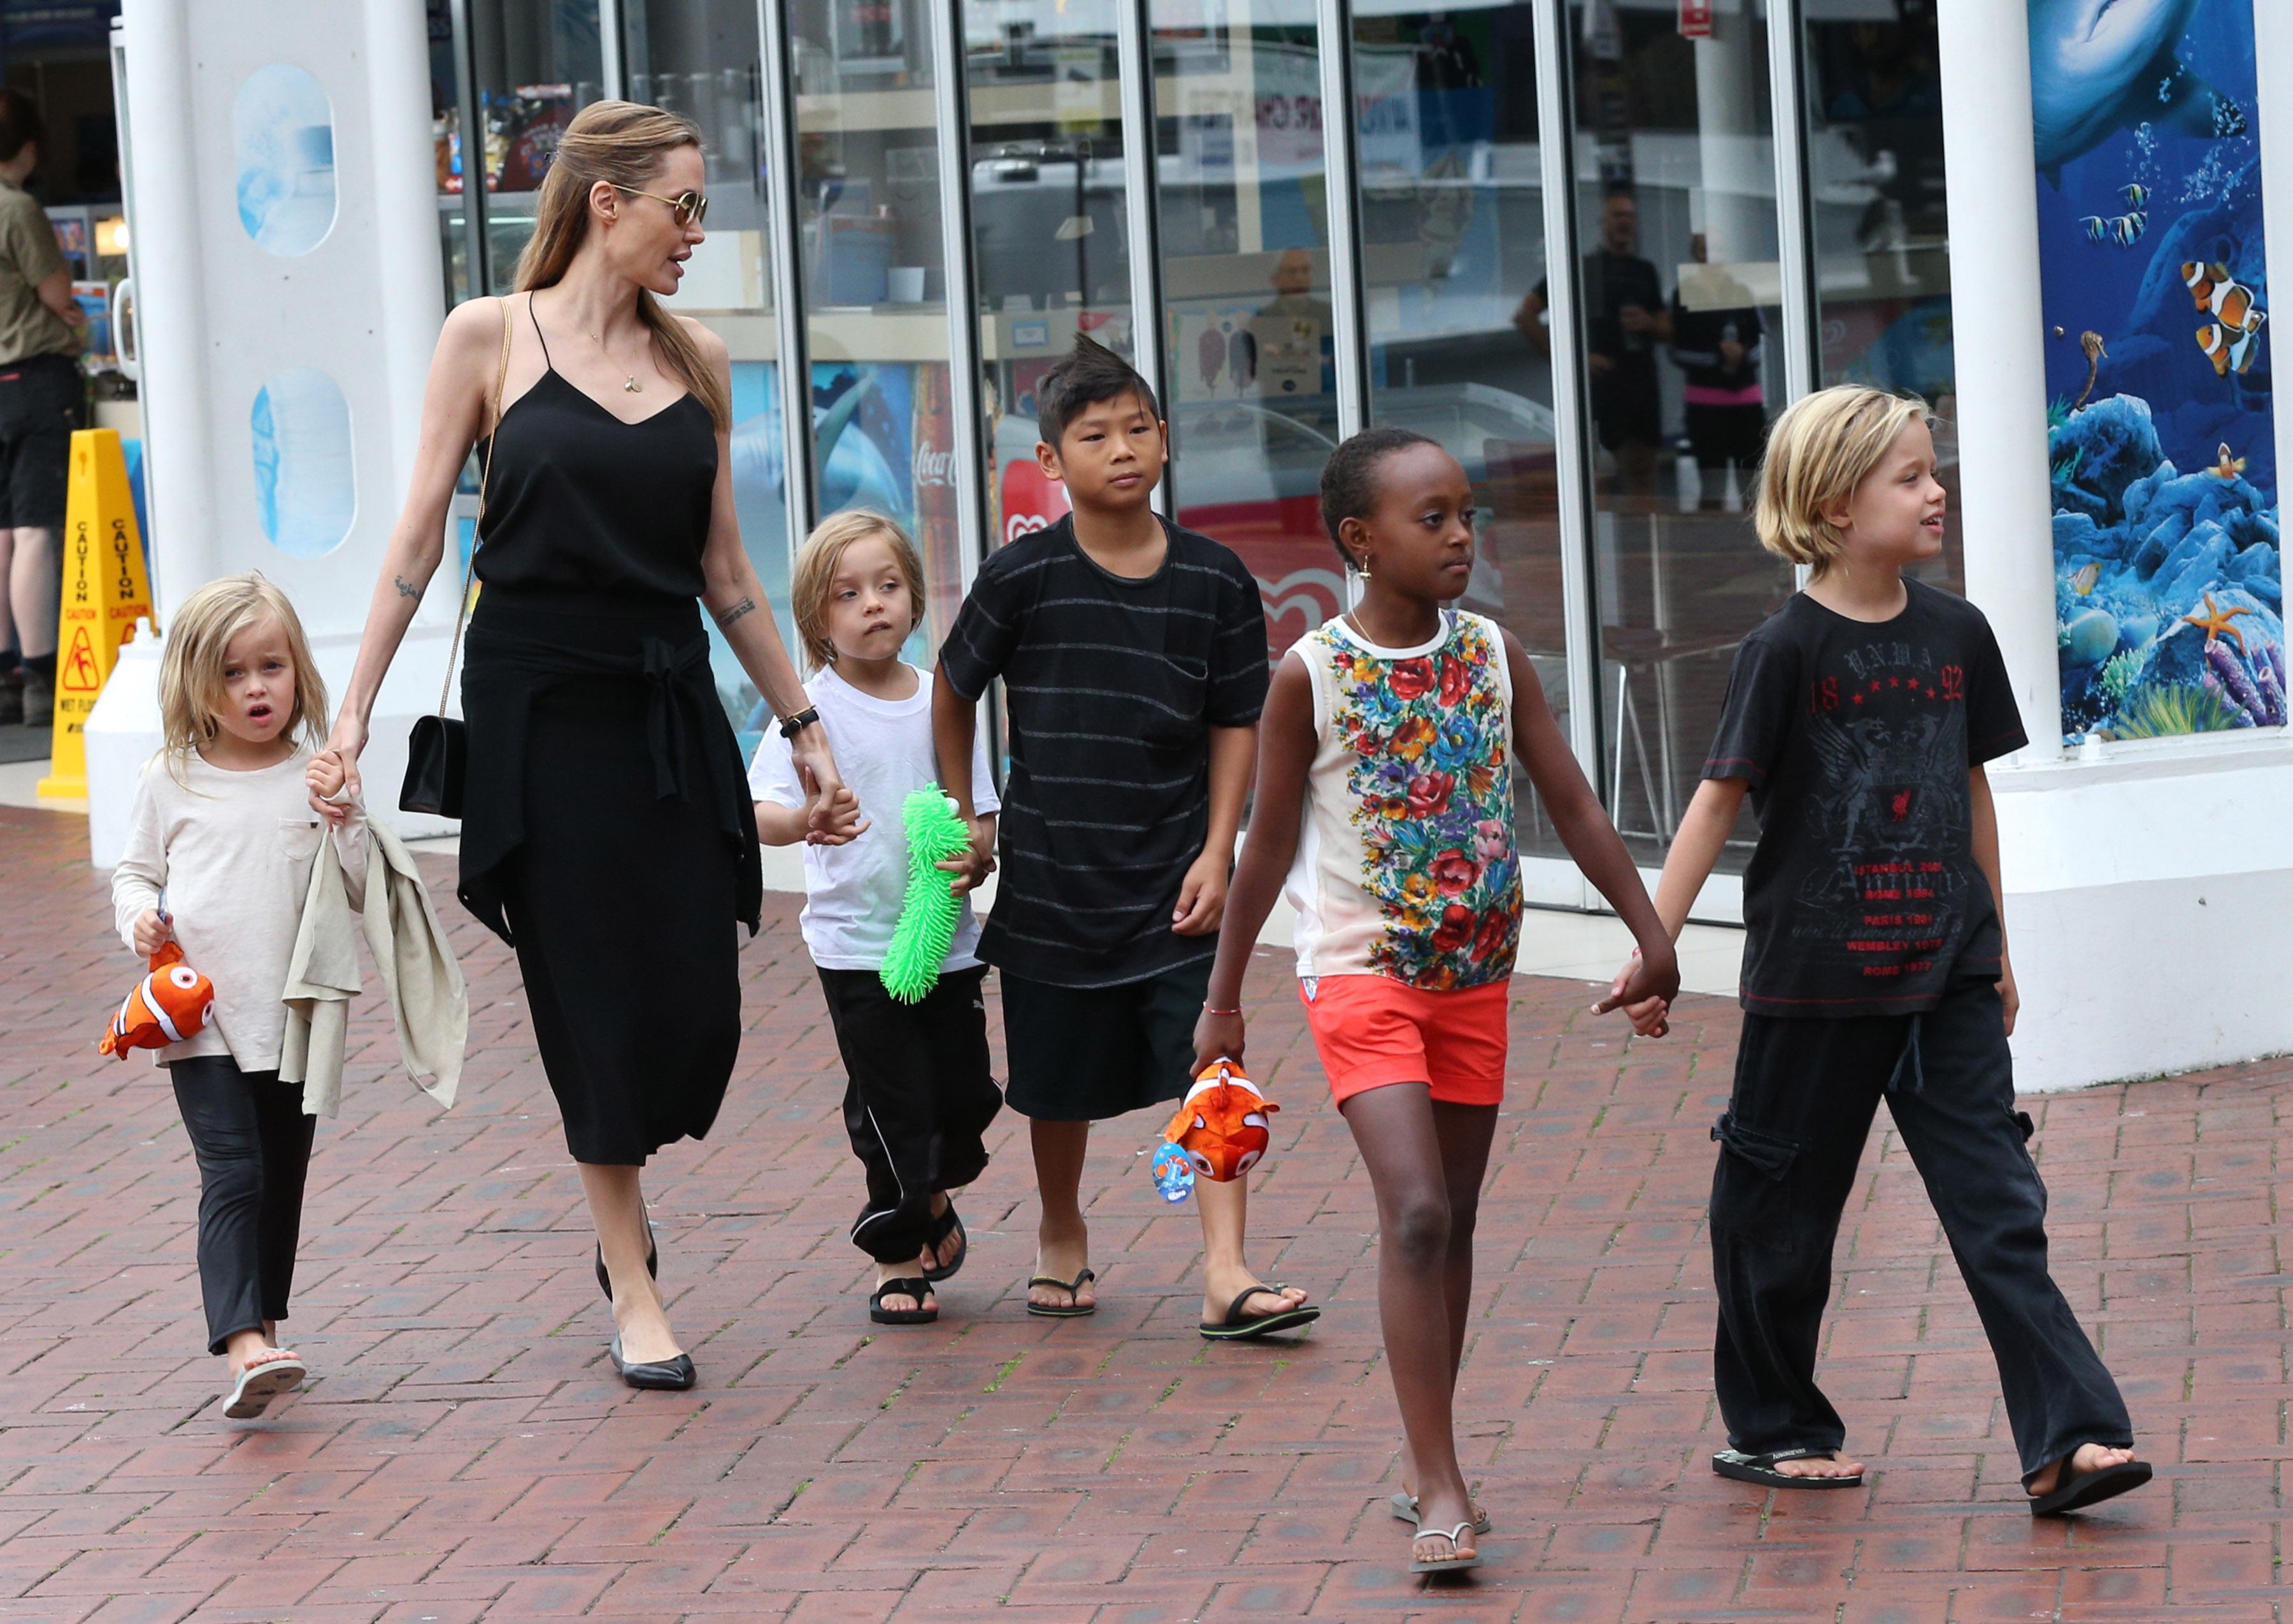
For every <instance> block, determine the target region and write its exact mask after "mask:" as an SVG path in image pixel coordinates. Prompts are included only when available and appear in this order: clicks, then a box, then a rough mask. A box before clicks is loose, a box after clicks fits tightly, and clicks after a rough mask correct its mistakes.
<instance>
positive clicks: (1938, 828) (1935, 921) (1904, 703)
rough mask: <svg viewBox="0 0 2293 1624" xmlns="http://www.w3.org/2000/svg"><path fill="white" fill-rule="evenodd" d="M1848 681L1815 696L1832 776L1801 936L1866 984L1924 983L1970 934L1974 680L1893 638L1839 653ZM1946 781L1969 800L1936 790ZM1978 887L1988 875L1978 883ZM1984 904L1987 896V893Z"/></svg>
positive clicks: (1810, 737)
mask: <svg viewBox="0 0 2293 1624" xmlns="http://www.w3.org/2000/svg"><path fill="white" fill-rule="evenodd" d="M1838 660H1839V663H1841V664H1842V665H1843V666H1844V667H1846V669H1845V671H1844V672H1843V673H1839V672H1833V673H1829V674H1827V675H1818V676H1815V677H1814V678H1813V679H1812V680H1811V682H1810V683H1809V684H1808V722H1807V741H1808V747H1809V748H1810V749H1811V750H1812V751H1813V752H1814V755H1815V757H1816V760H1817V761H1818V762H1819V764H1821V767H1822V775H1821V778H1820V779H1819V781H1818V783H1817V785H1816V787H1815V788H1814V789H1813V792H1812V793H1813V796H1814V806H1813V808H1812V809H1811V811H1812V815H1811V817H1810V819H1809V823H1810V826H1811V833H1812V832H1814V831H1815V830H1818V829H1819V830H1821V832H1822V833H1823V835H1824V836H1825V837H1826V838H1825V841H1824V844H1825V845H1826V846H1827V848H1828V850H1829V852H1831V854H1832V855H1831V858H1830V860H1829V861H1828V862H1817V863H1814V864H1811V867H1810V871H1809V873H1808V875H1807V877H1806V878H1805V879H1804V880H1803V881H1802V882H1801V885H1800V886H1799V894H1798V899H1797V900H1798V901H1799V904H1800V907H1799V908H1798V909H1795V911H1794V914H1793V917H1792V923H1791V926H1790V930H1791V935H1792V939H1793V941H1795V943H1798V944H1800V945H1801V946H1803V948H1806V949H1811V950H1821V949H1832V950H1843V951H1845V952H1847V953H1848V954H1850V955H1851V956H1852V962H1853V963H1855V964H1856V965H1858V966H1860V967H1861V974H1862V975H1863V977H1864V979H1866V980H1867V981H1886V980H1891V979H1895V978H1900V977H1902V976H1905V975H1911V976H1916V975H1920V974H1924V973H1925V972H1926V971H1929V970H1931V969H1932V968H1933V967H1934V956H1935V954H1936V953H1938V952H1940V951H1941V949H1943V947H1944V946H1945V945H1946V944H1947V943H1949V941H1952V940H1953V939H1954V938H1955V937H1956V936H1957V933H1958V930H1959V927H1960V926H1961V925H1963V924H1964V923H1965V918H1964V916H1965V911H1966V901H1967V899H1966V894H1965V893H1966V890H1967V885H1966V875H1965V869H1966V868H1967V867H1969V866H1970V865H1967V864H1964V863H1953V862H1952V861H1950V860H1949V859H1951V858H1952V857H1956V856H1959V855H1963V854H1964V849H1965V845H1966V844H1967V841H1968V839H1969V837H1970V835H1971V830H1970V829H1969V828H1967V827H1966V825H1965V820H1954V817H1953V813H1954V810H1955V809H1956V810H1964V809H1965V772H1966V765H1965V764H1966V761H1967V755H1966V707H1965V698H1966V672H1965V667H1961V666H1957V665H1943V666H1937V665H1936V664H1935V663H1934V658H1933V652H1932V650H1931V649H1930V648H1929V647H1928V646H1927V645H1926V644H1924V642H1921V643H1916V644H1915V643H1912V642H1906V641H1903V640H1901V639H1897V638H1886V639H1881V640H1877V641H1875V642H1869V643H1867V644H1865V645H1864V646H1863V647H1861V648H1860V649H1857V648H1849V649H1845V650H1841V651H1840V653H1839V655H1838ZM1945 773H1948V774H1949V775H1950V777H1951V778H1952V779H1955V780H1957V788H1958V791H1959V793H1958V795H1957V797H1956V798H1954V797H1953V796H1951V795H1950V794H1949V793H1948V791H1949V788H1950V786H1949V783H1941V784H1938V783H1937V782H1936V781H1935V780H1936V779H1937V778H1938V777H1939V776H1941V775H1942V774H1945ZM1977 880H1978V882H1980V876H1979V875H1978V876H1977ZM1986 894H1987V889H1986Z"/></svg>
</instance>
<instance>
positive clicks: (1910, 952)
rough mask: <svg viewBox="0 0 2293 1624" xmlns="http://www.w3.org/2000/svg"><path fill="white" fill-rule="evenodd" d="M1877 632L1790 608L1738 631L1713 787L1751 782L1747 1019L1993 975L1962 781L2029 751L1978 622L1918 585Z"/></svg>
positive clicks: (1991, 931) (1925, 1003)
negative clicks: (1756, 825) (1754, 826)
mask: <svg viewBox="0 0 2293 1624" xmlns="http://www.w3.org/2000/svg"><path fill="white" fill-rule="evenodd" d="M1909 593H1910V597H1909V602H1908V603H1907V604H1906V606H1905V608H1904V610H1903V612H1902V613H1901V614H1900V615H1898V616H1896V617H1895V618H1893V619H1892V620H1890V621H1887V622H1884V623H1883V624H1880V625H1868V624H1865V623H1862V622H1859V621H1854V620H1850V619H1847V618H1845V617H1843V616H1840V615H1836V614H1834V613H1833V612H1832V611H1830V610H1827V609H1825V608H1823V607H1822V606H1821V605H1820V604H1818V603H1816V602H1814V601H1813V600H1811V599H1809V598H1806V597H1805V596H1801V597H1795V598H1794V599H1793V600H1792V601H1791V602H1789V603H1787V604H1786V605H1785V606H1784V608H1782V609H1781V610H1778V611H1777V612H1776V614H1775V615H1773V616H1772V617H1770V618H1769V619H1768V621H1767V622H1766V623H1765V624H1763V625H1762V626H1760V627H1759V628H1758V629H1757V630H1755V631H1754V633H1753V634H1751V636H1749V637H1748V638H1746V640H1745V642H1744V644H1743V646H1742V648H1741V649H1739V650H1738V652H1737V657H1736V664H1735V668H1734V670H1733V671H1732V672H1731V673H1730V676H1729V687H1728V699H1727V703H1726V707H1725V709H1724V711H1723V714H1722V718H1721V724H1720V735H1719V738H1718V739H1717V740H1715V742H1714V746H1713V749H1712V756H1711V759H1710V760H1708V761H1707V762H1706V764H1705V769H1704V776H1705V777H1706V778H1740V779H1744V780H1747V781H1748V782H1749V783H1750V784H1751V786H1752V804H1753V808H1754V812H1756V813H1757V814H1758V817H1759V820H1760V842H1759V846H1758V848H1757V850H1756V851H1754V853H1753V857H1752V861H1751V863H1750V865H1749V867H1748V868H1747V869H1746V871H1745V875H1744V923H1745V925H1746V930H1747V933H1748V940H1747V941H1746V944H1745V955H1744V993H1743V997H1744V1006H1745V1007H1746V1008H1747V1009H1754V1010H1757V1011H1759V1012H1761V1013H1762V1014H1800V1015H1851V1014H1891V1013H1892V1014H1900V1013H1905V1012H1908V1011H1913V1010H1918V1009H1924V1008H1926V1007H1929V1006H1932V1004H1933V1003H1934V1002H1935V1000H1936V999H1937V998H1939V997H1940V996H1941V991H1942V989H1943V986H1944V984H1945V982H1948V981H1949V980H1950V979H1951V978H1952V977H1953V976H1954V975H1976V976H1980V975H1989V976H1996V975H1997V973H1998V965H1999V954H2000V948H1999V941H2000V938H1999V927H1998V914H1997V904H1996V902H1995V901H1994V900H1993V898H1992V896H1991V893H1990V885H1989V880H1988V879H1987V878H1986V877H1984V875H1983V873H1982V870H1981V866H1980V865H1979V864H1978V863H1976V861H1975V860H1974V852H1973V803H1972V800H1971V798H1970V796H1969V792H1968V782H1967V775H1968V771H1969V769H1970V768H1973V767H1974V766H1977V765H1979V764H1981V763H1983V762H1986V761H1989V760H1991V759H1993V758H1995V757H1997V756H1999V755H2005V754H2006V753H2007V752H2008V751H2010V750H2013V749H2016V748H2019V747H2021V746H2022V742H2023V738H2022V723H2021V720H2020V718H2019V717H2018V715H2016V713H2015V710H2014V706H2013V695H2012V693H2011V691H2010V690H2009V687H2008V684H2007V682H2006V675H2005V666H2004V663H2003V661H2002V660H2001V659H2000V657H1999V654H1998V649H1997V642H1996V641H1995V640H1994V639H1993V638H1992V637H1991V634H1990V627H1989V624H1988V623H1987V622H1986V621H1985V620H1984V619H1983V618H1982V616H1981V611H1980V610H1976V609H1974V608H1973V606H1972V605H1970V604H1968V603H1966V602H1964V601H1963V600H1960V599H1957V598H1954V597H1951V596H1949V594H1944V593H1940V592H1936V591H1934V590H1933V589H1932V588H1931V587H1925V586H1917V585H1916V584H1912V585H1910V587H1909Z"/></svg>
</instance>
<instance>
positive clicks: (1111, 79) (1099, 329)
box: [963, 0, 1137, 546]
mask: <svg viewBox="0 0 2293 1624" xmlns="http://www.w3.org/2000/svg"><path fill="white" fill-rule="evenodd" d="M1123 3H1126V0H964V5H963V28H964V73H965V77H966V80H967V83H968V90H969V102H970V108H971V219H972V252H973V263H974V266H975V274H976V278H977V285H978V293H979V343H980V355H981V358H982V362H983V376H982V378H981V397H982V399H981V404H982V407H983V408H984V415H985V418H986V424H985V431H984V432H985V439H984V446H985V449H986V456H985V458H984V460H985V463H986V466H987V470H988V475H987V477H988V489H987V506H988V519H989V529H988V535H989V537H990V539H989V545H991V546H1001V545H1005V544H1007V543H1009V542H1011V541H1014V540H1016V539H1017V538H1018V537H1020V536H1023V535H1025V534H1026V533H1027V532H1028V531H1030V530H1035V529H1042V528H1043V527H1044V526H1045V525H1047V524H1049V523H1050V522H1052V521H1055V520H1057V518H1058V517H1059V516H1060V515H1061V514H1063V513H1065V512H1066V511H1067V502H1066V496H1065V491H1064V489H1062V488H1061V487H1060V486H1059V485H1058V484H1057V482H1056V481H1050V480H1047V479H1045V478H1044V477H1043V475H1042V473H1041V471H1040V470H1039V469H1038V467H1037V466H1036V463H1035V439H1036V435H1035V385H1036V384H1037V382H1038V381H1040V380H1041V377H1042V376H1043V374H1044V373H1045V372H1046V371H1047V370H1049V368H1050V365H1051V363H1052V362H1053V361H1055V360H1057V359H1058V358H1059V357H1060V356H1061V355H1064V354H1065V353H1066V351H1067V350H1068V348H1069V346H1070V345H1072V344H1073V343H1074V335H1076V334H1077V333H1088V334H1089V335H1090V336H1091V337H1093V338H1095V339H1097V340H1098V342H1099V343H1104V344H1106V345H1107V346H1108V347H1109V348H1111V349H1113V350H1114V351H1116V352H1117V353H1119V354H1122V355H1124V356H1135V355H1136V353H1137V335H1136V334H1135V332H1134V331H1133V328H1132V325H1131V309H1130V234H1129V228H1128V222H1127V220H1126V218H1125V212H1124V182H1125V180H1126V178H1127V174H1128V170H1129V163H1130V148H1129V145H1128V143H1127V142H1126V141H1125V139H1124V136H1123V129H1122V76H1121V70H1120V61H1119V55H1118V53H1119V49H1120V46H1119V43H1118V42H1119V37H1120V34H1121V29H1120V27H1119V22H1118V15H1117V13H1118V10H1119V6H1120V4H1123Z"/></svg>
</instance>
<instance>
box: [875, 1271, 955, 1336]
mask: <svg viewBox="0 0 2293 1624" xmlns="http://www.w3.org/2000/svg"><path fill="white" fill-rule="evenodd" d="M930 1295H931V1281H928V1280H917V1279H914V1278H913V1277H910V1278H908V1279H906V1280H887V1281H885V1282H884V1283H883V1284H882V1285H880V1286H879V1287H877V1288H876V1289H875V1290H873V1291H871V1292H870V1293H869V1294H868V1317H869V1318H870V1319H871V1320H873V1321H876V1323H877V1324H879V1325H929V1324H930V1323H931V1322H932V1321H934V1320H936V1319H938V1318H939V1308H938V1306H937V1305H933V1306H932V1307H929V1308H887V1307H885V1306H884V1299H885V1298H886V1297H913V1298H915V1299H916V1301H917V1302H919V1303H920V1302H922V1301H923V1300H924V1298H926V1297H929V1296H930Z"/></svg>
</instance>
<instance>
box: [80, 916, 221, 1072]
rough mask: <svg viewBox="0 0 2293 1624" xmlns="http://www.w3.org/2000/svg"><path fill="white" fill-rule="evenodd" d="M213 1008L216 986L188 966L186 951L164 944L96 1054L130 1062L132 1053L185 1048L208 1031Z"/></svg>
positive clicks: (104, 1036)
mask: <svg viewBox="0 0 2293 1624" xmlns="http://www.w3.org/2000/svg"><path fill="white" fill-rule="evenodd" d="M214 1007H215V987H214V985H213V984H212V983H211V982H208V980H207V977H206V976H204V975H201V974H199V972H198V971H196V970H194V969H192V968H191V967H190V966H189V965H187V964H185V963H184V962H183V949H181V948H179V947H177V946H176V945H175V944H174V942H172V941H163V942H161V943H160V944H159V950H158V952H156V953H154V954H152V955H151V974H149V975H147V976H145V977H144V978H143V979H142V981H140V982H136V983H135V986H134V990H132V991H130V992H129V993H128V995H127V996H126V998H123V999H122V1000H120V1005H119V1008H118V1010H117V1013H116V1014H113V1015H112V1017H111V1024H110V1026H109V1028H107V1029H106V1030H105V1031H104V1034H103V1041H102V1042H101V1044H99V1045H97V1046H96V1047H97V1052H98V1053H100V1054H116V1055H117V1056H118V1057H119V1058H120V1059H122V1060H125V1059H126V1058H127V1051H128V1050H130V1049H157V1048H164V1047H166V1046H167V1045H168V1044H171V1043H181V1042H182V1040H183V1039H184V1038H189V1037H190V1036H191V1035H192V1034H193V1033H195V1032H197V1031H199V1030H200V1029H201V1028H202V1027H204V1026H206V1025H207V1014H208V1012H209V1011H211V1010H212V1009H214Z"/></svg>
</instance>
